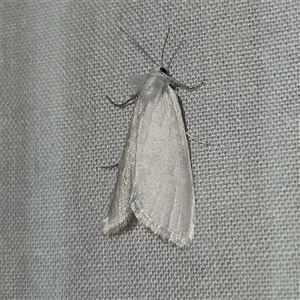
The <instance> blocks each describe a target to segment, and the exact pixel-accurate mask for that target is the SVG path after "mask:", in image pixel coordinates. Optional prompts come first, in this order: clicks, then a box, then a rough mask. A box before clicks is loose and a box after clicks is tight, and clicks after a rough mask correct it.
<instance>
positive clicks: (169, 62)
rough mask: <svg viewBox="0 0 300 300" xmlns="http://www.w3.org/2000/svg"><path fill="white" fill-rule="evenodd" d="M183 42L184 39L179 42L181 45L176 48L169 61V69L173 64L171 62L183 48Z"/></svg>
mask: <svg viewBox="0 0 300 300" xmlns="http://www.w3.org/2000/svg"><path fill="white" fill-rule="evenodd" d="M182 43H183V40H182V41H181V42H180V43H179V45H178V47H177V48H176V50H175V52H174V54H173V56H172V57H171V59H170V61H169V63H168V64H167V68H168V69H169V67H170V65H171V63H172V61H173V58H174V57H175V56H176V54H177V52H178V50H179V49H180V48H181V45H182Z"/></svg>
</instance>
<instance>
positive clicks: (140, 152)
mask: <svg viewBox="0 0 300 300" xmlns="http://www.w3.org/2000/svg"><path fill="white" fill-rule="evenodd" d="M159 98H160V99H154V100H152V101H151V100H150V101H149V102H148V103H147V108H146V110H145V112H144V114H143V117H142V118H141V120H140V124H139V125H140V126H139V134H138V142H137V148H136V156H135V159H136V163H135V168H134V169H133V172H134V173H133V188H132V200H131V207H132V210H133V212H134V214H135V215H136V217H137V218H138V219H139V221H140V222H141V223H143V224H144V225H145V226H147V227H149V228H150V229H151V230H153V231H154V233H156V234H159V235H161V236H162V237H163V238H167V239H169V240H170V241H171V242H173V243H175V244H176V245H178V246H180V247H181V246H185V245H188V244H189V243H190V242H191V241H192V239H193V235H194V223H195V200H194V185H193V178H192V170H191V162H190V152H189V146H188V142H187V137H186V131H185V126H184V122H183V117H182V111H181V107H180V105H179V102H178V98H177V95H176V93H175V92H174V90H173V89H172V88H171V87H169V86H167V88H165V89H164V91H162V93H161V94H160V95H159Z"/></svg>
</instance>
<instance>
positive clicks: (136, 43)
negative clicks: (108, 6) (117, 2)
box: [116, 25, 157, 65]
mask: <svg viewBox="0 0 300 300" xmlns="http://www.w3.org/2000/svg"><path fill="white" fill-rule="evenodd" d="M116 26H117V27H118V28H119V29H120V30H121V31H123V32H124V33H125V34H126V35H127V36H128V37H129V39H130V40H131V42H133V43H134V44H135V45H136V46H137V47H138V48H139V49H140V50H141V51H142V52H143V53H144V54H145V55H146V56H147V57H148V58H149V59H150V60H151V61H152V62H153V63H154V64H155V65H157V62H156V61H155V60H154V59H153V58H152V57H151V56H150V55H149V54H148V52H147V51H146V50H145V49H144V48H143V47H142V46H140V44H139V43H138V42H137V41H136V40H135V39H134V38H133V37H132V36H131V35H130V34H129V33H127V32H126V31H125V30H124V29H123V28H122V27H120V26H119V25H116Z"/></svg>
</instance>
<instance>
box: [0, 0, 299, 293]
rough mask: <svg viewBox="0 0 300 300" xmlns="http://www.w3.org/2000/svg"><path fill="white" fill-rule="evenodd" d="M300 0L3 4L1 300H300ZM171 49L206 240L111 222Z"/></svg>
mask: <svg viewBox="0 0 300 300" xmlns="http://www.w3.org/2000/svg"><path fill="white" fill-rule="evenodd" d="M299 8H300V2H299V1H296V0H295V1H257V2H256V1H252V2H251V1H250V2H232V1H220V2H218V1H98V2H97V1H94V2H93V1H78V2H77V1H74V2H71V1H41V2H40V1H1V52H0V53H1V107H0V111H1V143H0V144H1V152H0V153H1V155H0V158H1V174H0V178H1V181H0V186H1V188H0V191H1V195H0V199H1V200H0V203H1V206H0V208H1V210H0V220H1V223H0V224H1V228H0V232H1V252H0V253H1V256H0V264H1V266H0V281H1V285H0V286H1V287H0V298H1V299H299V298H300V294H299V282H300V280H299V273H300V272H299V232H300V221H299V220H300V214H299V211H300V207H299V199H300V195H299V194H300V193H299V94H300V86H299V75H300V74H299V73H300V72H299V70H300V62H299V51H300V46H299V45H300V40H299V36H300V35H299V28H300V24H299V23H300V22H299V13H300V9H299ZM116 24H118V25H119V26H121V27H122V28H123V29H124V30H126V31H127V32H128V33H130V35H132V36H133V37H134V38H135V39H136V40H137V41H138V43H139V44H140V45H141V46H142V47H144V48H145V49H146V50H147V52H149V54H150V55H151V56H152V57H153V58H154V59H155V60H157V61H159V60H160V55H161V49H162V45H163V42H164V38H165V35H166V32H167V29H168V26H169V25H170V26H171V32H170V37H169V40H168V43H167V45H166V51H165V58H166V61H168V60H169V59H170V57H171V56H172V55H173V53H174V51H175V50H176V48H177V46H178V44H179V43H180V42H181V41H182V40H183V44H182V46H181V48H180V50H179V51H178V53H177V55H176V57H175V58H174V60H173V62H172V65H171V67H170V70H171V74H172V76H173V77H174V78H176V79H178V80H180V81H182V82H184V83H186V84H188V85H191V86H192V85H195V84H197V83H199V82H201V80H202V79H203V77H205V79H206V85H205V86H204V87H202V88H201V89H200V90H199V91H196V92H188V91H184V90H180V89H178V90H177V93H178V95H179V97H180V99H181V101H182V107H183V109H184V112H185V120H186V126H187V128H188V131H189V132H190V133H191V134H192V135H193V136H195V137H197V138H199V139H202V140H207V141H208V142H209V146H208V147H206V146H203V145H200V144H198V143H196V142H193V141H190V148H191V160H192V169H193V175H194V183H195V195H196V228H195V239H194V242H193V244H192V246H191V247H190V248H188V249H178V248H177V247H176V246H173V245H171V244H168V243H166V242H164V241H162V240H161V239H159V238H158V237H157V236H155V235H154V234H152V233H151V232H149V230H147V229H145V227H143V226H141V225H140V224H132V226H131V227H129V228H128V229H127V230H125V231H124V232H122V233H120V234H119V235H117V236H113V237H106V236H103V235H102V234H101V233H100V222H101V221H102V220H103V219H104V218H105V217H106V215H107V212H108V207H109V203H110V198H111V195H112V191H113V187H114V184H115V180H116V169H102V168H101V166H103V165H113V164H115V163H117V162H118V160H119V158H120V156H121V152H122V148H123V146H124V143H125V139H126V133H127V129H128V125H129V121H130V118H131V114H132V111H133V107H132V106H127V107H126V108H123V109H121V108H117V107H114V106H113V105H111V103H109V101H107V99H106V98H105V95H109V96H110V97H111V98H113V99H114V100H115V101H116V102H118V103H121V102H123V101H125V100H127V99H128V98H129V97H130V95H131V94H132V93H134V87H133V86H132V85H130V76H132V75H135V74H145V73H147V72H148V70H149V69H150V68H152V67H153V66H154V65H153V63H152V62H151V61H150V60H149V59H148V58H147V57H146V56H145V55H143V53H141V51H139V50H138V49H137V47H136V46H135V45H134V44H132V43H131V42H130V41H129V40H128V38H127V37H126V36H125V35H124V33H122V32H121V31H120V29H119V28H118V27H117V26H116Z"/></svg>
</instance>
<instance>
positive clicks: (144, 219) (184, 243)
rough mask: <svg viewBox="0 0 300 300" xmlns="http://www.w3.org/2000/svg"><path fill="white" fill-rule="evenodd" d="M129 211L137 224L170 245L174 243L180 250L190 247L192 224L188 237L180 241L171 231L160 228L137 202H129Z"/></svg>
mask: <svg viewBox="0 0 300 300" xmlns="http://www.w3.org/2000/svg"><path fill="white" fill-rule="evenodd" d="M131 209H132V211H133V213H134V215H135V216H136V217H137V219H138V220H139V222H141V223H142V224H143V225H144V226H146V227H147V228H149V229H150V230H152V231H153V232H154V233H155V234H157V235H159V236H161V237H162V238H163V239H166V240H168V241H170V242H171V243H174V244H175V245H176V246H178V247H180V248H183V247H189V246H190V245H191V243H192V241H193V236H194V224H192V226H191V230H190V233H189V236H188V237H187V238H186V239H180V238H179V237H178V236H176V235H175V234H174V233H172V232H171V231H169V230H167V229H165V228H162V227H161V226H160V225H159V224H157V223H156V222H155V221H154V220H153V219H152V218H151V217H150V216H149V215H148V214H147V213H145V212H144V211H143V209H142V206H141V205H140V203H139V201H138V200H133V201H132V202H131Z"/></svg>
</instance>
